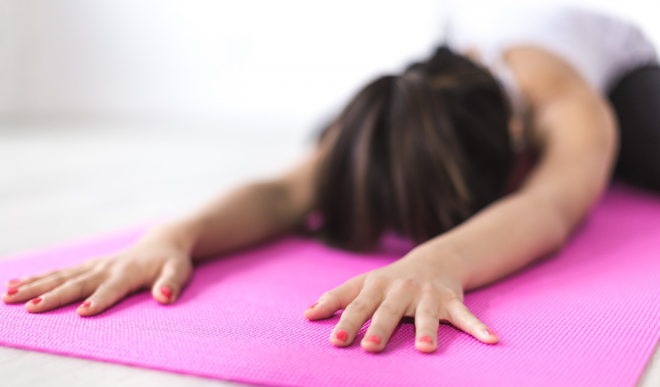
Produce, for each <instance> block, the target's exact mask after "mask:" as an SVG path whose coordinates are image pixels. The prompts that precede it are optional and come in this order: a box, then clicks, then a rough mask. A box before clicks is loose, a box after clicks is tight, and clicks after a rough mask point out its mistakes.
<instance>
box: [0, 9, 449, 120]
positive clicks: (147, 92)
mask: <svg viewBox="0 0 660 387" xmlns="http://www.w3.org/2000/svg"><path fill="white" fill-rule="evenodd" d="M1 4H2V10H3V12H2V13H3V15H4V16H3V17H2V19H3V20H2V24H1V25H2V29H1V30H0V31H1V32H0V34H1V35H2V36H3V39H2V40H1V43H0V44H1V48H2V53H1V54H0V55H2V58H1V59H2V61H1V62H3V63H4V66H3V67H2V74H1V75H0V77H2V78H0V81H1V82H0V83H1V84H2V85H4V86H2V87H0V114H4V115H13V116H16V115H19V116H20V115H62V114H74V115H75V114H85V115H91V116H94V115H102V116H115V115H126V116H137V117H145V116H146V117H161V118H165V119H169V118H175V119H184V120H189V119H192V120H199V121H211V122H212V121H214V120H215V119H217V118H218V116H219V115H226V114H234V115H243V114H247V115H254V114H260V115H264V116H267V117H285V118H294V119H295V120H296V121H297V122H309V121H311V122H314V121H315V120H317V119H318V118H319V117H320V116H322V115H324V114H327V113H329V112H330V110H331V109H332V107H334V106H336V105H338V104H340V103H342V102H343V101H344V99H345V98H346V97H347V96H348V95H349V94H350V93H351V92H352V91H353V90H354V89H356V88H357V87H358V86H359V85H361V84H362V83H363V82H365V81H366V80H367V79H368V78H369V77H370V76H371V75H372V74H373V73H375V72H378V71H383V70H392V71H394V70H397V69H398V68H399V66H400V65H401V64H402V63H404V62H405V61H407V60H408V59H411V58H413V57H415V56H417V57H422V56H424V55H425V54H427V52H428V50H429V48H430V47H431V45H432V43H433V41H434V40H435V38H436V36H437V35H438V33H439V30H440V26H441V24H442V23H440V20H441V12H440V10H439V3H437V2H435V1H432V0H423V1H413V2H410V1H406V0H396V1H373V0H369V1H349V0H340V1H337V0H332V1H329V0H324V1H292V0H286V1H282V0H278V1H264V0H261V1H258V0H251V1H243V0H242V1H161V0H104V1H101V0H97V1H87V0H60V1H57V2H52V1H48V0H33V1H25V0H15V1H8V0H2V3H1Z"/></svg>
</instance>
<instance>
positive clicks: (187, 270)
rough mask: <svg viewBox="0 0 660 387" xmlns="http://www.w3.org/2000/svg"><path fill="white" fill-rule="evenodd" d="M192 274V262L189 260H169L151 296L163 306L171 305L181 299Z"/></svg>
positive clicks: (154, 285) (153, 287) (155, 283)
mask: <svg viewBox="0 0 660 387" xmlns="http://www.w3.org/2000/svg"><path fill="white" fill-rule="evenodd" d="M191 273H192V262H191V261H190V260H189V259H185V258H177V259H168V260H167V261H166V262H165V264H164V265H163V268H162V269H161V272H160V276H158V279H156V282H154V284H153V286H152V288H151V295H152V296H153V297H154V298H155V299H156V300H157V301H158V302H160V303H161V304H171V303H172V302H174V300H176V299H178V298H179V295H180V294H181V290H182V288H183V286H184V285H185V284H186V282H188V278H190V274H191Z"/></svg>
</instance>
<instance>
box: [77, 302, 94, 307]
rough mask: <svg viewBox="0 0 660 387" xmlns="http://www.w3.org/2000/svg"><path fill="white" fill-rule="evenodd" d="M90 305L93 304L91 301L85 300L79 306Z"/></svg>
mask: <svg viewBox="0 0 660 387" xmlns="http://www.w3.org/2000/svg"><path fill="white" fill-rule="evenodd" d="M90 305H92V302H91V301H85V302H83V303H82V304H80V306H79V308H89V306H90Z"/></svg>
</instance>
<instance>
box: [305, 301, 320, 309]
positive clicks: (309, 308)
mask: <svg viewBox="0 0 660 387" xmlns="http://www.w3.org/2000/svg"><path fill="white" fill-rule="evenodd" d="M318 304H319V303H318V302H317V303H315V304H314V305H312V306H310V307H308V308H307V309H312V308H313V307H315V306H316V305H318Z"/></svg>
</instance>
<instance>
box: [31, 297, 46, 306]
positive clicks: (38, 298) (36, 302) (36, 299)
mask: <svg viewBox="0 0 660 387" xmlns="http://www.w3.org/2000/svg"><path fill="white" fill-rule="evenodd" d="M41 300H43V298H41V297H37V298H33V299H31V300H30V302H31V303H33V304H38V303H40V302H41Z"/></svg>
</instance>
